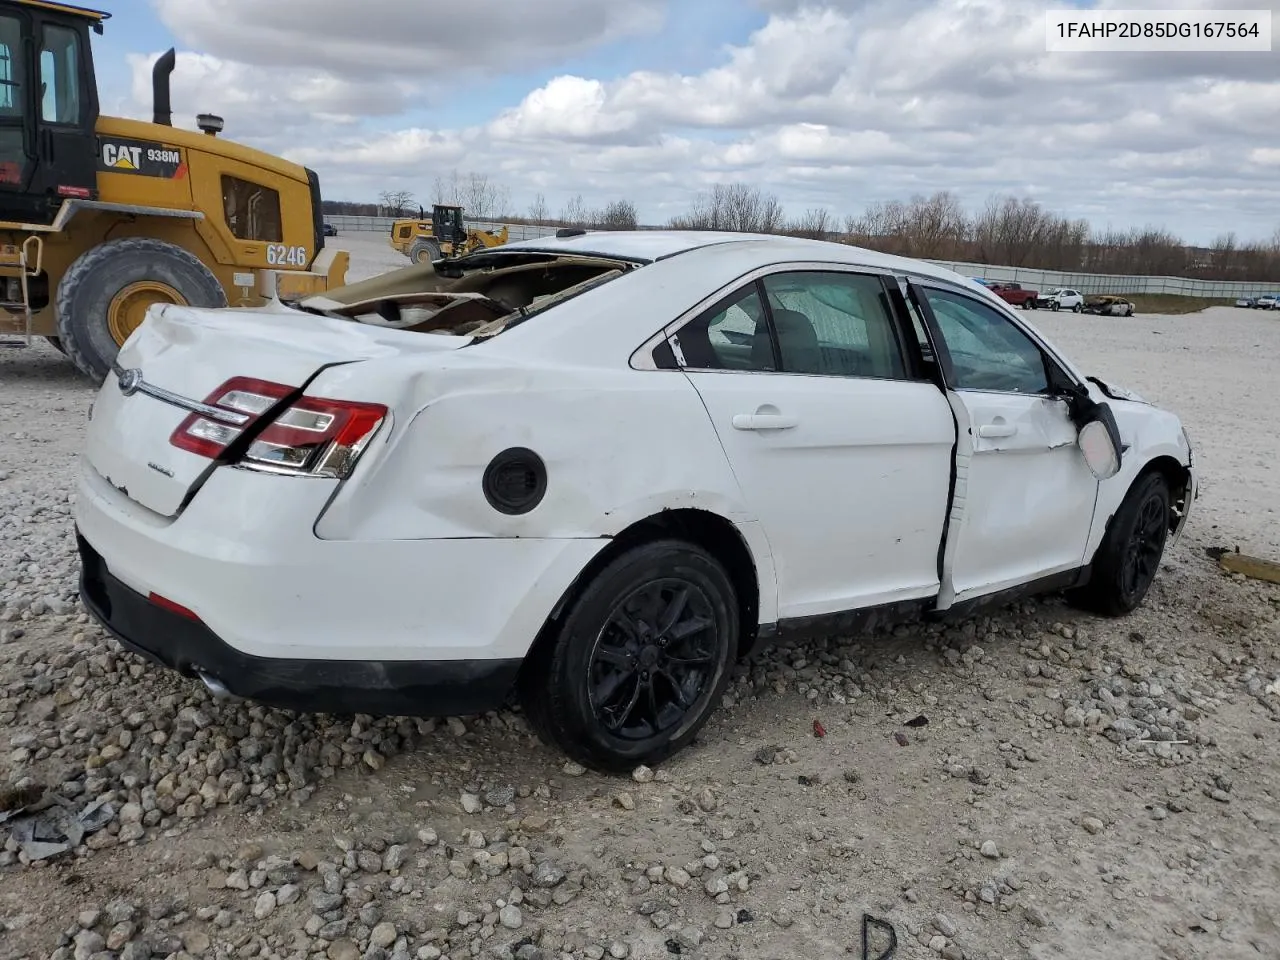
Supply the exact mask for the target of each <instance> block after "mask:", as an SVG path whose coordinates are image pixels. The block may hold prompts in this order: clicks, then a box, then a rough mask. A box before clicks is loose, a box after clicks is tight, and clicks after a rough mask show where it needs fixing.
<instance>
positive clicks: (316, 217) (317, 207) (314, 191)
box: [303, 167, 324, 262]
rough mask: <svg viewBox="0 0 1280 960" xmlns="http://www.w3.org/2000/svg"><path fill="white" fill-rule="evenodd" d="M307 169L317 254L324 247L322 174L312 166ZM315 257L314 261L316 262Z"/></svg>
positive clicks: (312, 227)
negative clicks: (321, 197) (321, 194)
mask: <svg viewBox="0 0 1280 960" xmlns="http://www.w3.org/2000/svg"><path fill="white" fill-rule="evenodd" d="M303 169H304V170H306V171H307V186H308V187H310V189H311V230H312V232H313V233H314V234H315V245H316V256H317V257H318V256H319V255H320V251H321V250H323V249H324V203H323V201H322V200H321V199H320V174H318V173H316V172H315V171H314V170H312V169H311V168H310V167H303ZM314 259H315V258H314V257H313V258H312V261H313V262H314Z"/></svg>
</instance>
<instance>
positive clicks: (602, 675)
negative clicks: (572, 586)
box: [520, 540, 739, 772]
mask: <svg viewBox="0 0 1280 960" xmlns="http://www.w3.org/2000/svg"><path fill="white" fill-rule="evenodd" d="M738 616H739V615H738V598H737V594H736V592H735V590H734V586H733V581H732V580H731V579H730V577H729V574H728V572H727V571H726V570H725V568H724V566H723V565H722V564H721V563H720V562H719V561H718V560H717V559H716V558H715V557H713V556H712V555H711V554H709V553H708V552H707V551H705V550H703V549H702V548H701V547H698V546H696V545H694V544H692V543H687V542H684V541H681V540H657V541H652V542H649V543H642V544H639V545H637V546H634V547H631V548H630V549H628V550H626V551H625V552H623V553H621V554H619V555H618V556H616V557H614V558H613V559H612V560H611V561H609V562H608V563H607V564H606V565H605V566H604V567H603V568H602V569H600V570H599V571H598V572H597V573H596V574H595V575H594V576H592V577H591V579H590V580H589V581H588V582H587V583H586V584H585V585H584V586H583V587H582V588H581V589H580V591H579V592H578V594H577V596H576V597H575V599H573V601H572V602H571V603H570V604H569V605H568V609H567V611H566V612H565V613H564V614H563V615H562V616H561V617H560V618H559V619H558V620H557V621H553V622H552V623H550V624H549V625H548V629H550V630H552V631H554V632H553V633H552V634H551V635H550V636H549V637H546V638H545V641H546V642H545V643H543V644H540V645H539V648H538V649H537V650H535V651H534V653H533V654H531V656H530V658H529V660H528V661H527V662H526V664H525V667H524V669H523V671H522V676H521V682H520V693H521V697H520V699H521V702H522V704H523V706H524V709H525V711H526V713H527V714H528V716H529V721H530V723H531V724H532V726H533V727H534V729H535V730H536V731H537V732H538V734H539V735H540V736H541V737H542V738H543V739H544V740H545V741H548V742H550V743H554V744H555V745H557V746H558V747H559V748H560V749H561V750H562V751H564V752H565V753H566V754H568V755H569V756H570V757H571V758H572V759H574V760H576V761H578V762H579V763H581V764H583V765H584V766H587V767H591V768H593V769H596V770H601V771H608V772H623V771H630V770H632V769H634V768H635V767H636V766H637V765H639V764H642V763H643V764H654V763H656V762H658V761H660V760H662V759H664V758H666V757H668V756H670V755H671V754H673V753H675V752H676V751H678V750H680V749H681V748H682V747H684V746H685V745H687V744H688V743H689V742H690V741H692V740H693V738H694V737H695V736H696V735H697V733H698V731H699V730H700V729H701V728H702V726H703V725H704V724H705V723H706V722H707V720H708V719H709V718H710V716H711V713H712V712H713V711H714V710H715V708H716V705H717V704H718V703H719V702H720V697H721V695H722V693H723V691H724V688H725V686H726V685H727V683H728V681H729V669H730V667H731V665H732V663H733V659H734V657H735V655H736V651H737V649H738V641H739V619H738Z"/></svg>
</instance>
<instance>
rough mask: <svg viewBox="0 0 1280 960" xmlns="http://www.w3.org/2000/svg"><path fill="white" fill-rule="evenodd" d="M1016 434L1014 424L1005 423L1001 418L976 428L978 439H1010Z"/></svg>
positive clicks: (1016, 430) (1016, 429)
mask: <svg viewBox="0 0 1280 960" xmlns="http://www.w3.org/2000/svg"><path fill="white" fill-rule="evenodd" d="M1017 432H1018V428H1017V426H1016V425H1015V424H1012V423H1005V421H1004V418H1003V417H997V418H996V419H995V420H994V421H993V422H991V423H984V424H983V425H982V426H980V427H979V428H978V436H980V437H1012V436H1013V435H1014V434H1015V433H1017Z"/></svg>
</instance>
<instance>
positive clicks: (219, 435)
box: [170, 377, 387, 478]
mask: <svg viewBox="0 0 1280 960" xmlns="http://www.w3.org/2000/svg"><path fill="white" fill-rule="evenodd" d="M296 389H297V388H296V387H289V386H285V385H284V384H281V383H271V382H270V381H266V380H253V379H249V378H245V377H237V378H234V379H232V380H228V381H227V382H226V383H224V384H223V385H222V386H221V387H219V388H218V389H217V390H215V391H214V392H213V393H212V394H210V395H209V397H208V398H207V399H206V400H205V405H206V409H205V410H203V411H198V412H195V413H192V414H191V415H190V416H188V417H187V418H186V419H185V420H183V421H182V423H180V424H179V425H178V429H176V430H175V431H174V432H173V436H172V437H170V442H171V443H172V444H173V445H174V446H175V447H178V448H180V449H182V450H187V451H189V452H191V453H195V454H198V455H200V456H202V457H209V458H210V459H216V458H217V457H220V456H222V455H223V454H224V453H225V452H226V449H227V447H228V446H230V445H231V444H232V443H234V442H235V441H236V440H238V439H239V438H240V437H241V436H242V435H243V434H244V433H245V432H246V431H247V430H249V429H250V427H256V426H257V423H258V421H259V420H260V419H261V418H262V416H263V415H264V414H265V413H267V411H269V410H271V409H272V408H273V407H275V406H276V405H277V404H279V403H280V401H281V400H283V399H284V398H286V397H288V396H289V395H290V394H292V393H293V392H294V391H295V390H296ZM386 416H387V408H386V407H384V406H382V405H381V404H377V403H355V402H352V401H349V400H329V399H327V398H324V397H307V396H303V397H299V398H298V399H297V400H295V401H294V402H293V403H291V404H290V405H289V406H287V407H285V408H284V410H283V411H281V412H280V413H279V414H278V415H276V416H275V417H272V418H271V420H270V422H269V423H268V424H267V425H266V426H265V427H262V428H261V429H260V430H255V434H256V435H255V436H254V437H253V439H252V440H251V441H250V443H249V446H248V448H247V449H246V450H245V451H244V453H243V455H242V456H241V457H240V458H239V459H238V460H237V461H236V462H237V464H238V465H239V466H243V467H247V468H249V469H254V470H269V471H271V472H274V473H288V474H299V475H306V476H315V477H338V478H341V477H345V476H346V475H347V474H348V473H350V472H351V468H352V467H353V466H354V465H355V461H356V458H357V457H359V456H360V453H361V452H362V451H363V450H364V448H365V446H366V445H367V444H368V442H369V439H370V438H371V437H372V436H373V434H374V433H375V432H376V431H377V429H378V427H379V426H381V424H382V421H383V420H384V419H386Z"/></svg>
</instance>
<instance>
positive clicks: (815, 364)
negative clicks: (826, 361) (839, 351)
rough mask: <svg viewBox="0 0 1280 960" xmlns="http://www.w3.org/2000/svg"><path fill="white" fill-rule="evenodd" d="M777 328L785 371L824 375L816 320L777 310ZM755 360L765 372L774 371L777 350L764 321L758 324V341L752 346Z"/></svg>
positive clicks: (774, 322)
mask: <svg viewBox="0 0 1280 960" xmlns="http://www.w3.org/2000/svg"><path fill="white" fill-rule="evenodd" d="M773 328H774V330H775V331H777V335H778V346H779V348H781V351H782V369H783V370H785V371H787V372H788V373H822V372H823V363H822V349H821V347H820V346H819V345H818V332H817V331H816V330H815V329H814V327H813V321H812V320H810V319H809V318H808V317H806V316H805V315H804V314H803V313H801V312H800V311H799V310H787V309H778V308H775V309H774V310H773ZM751 359H752V360H753V361H754V363H755V365H756V366H757V367H758V368H761V369H769V370H771V369H773V368H774V364H773V347H772V345H771V344H770V343H769V337H768V327H767V325H766V324H765V323H764V321H763V320H762V321H761V322H760V323H758V324H757V325H756V338H755V342H754V343H753V344H752V346H751Z"/></svg>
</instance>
